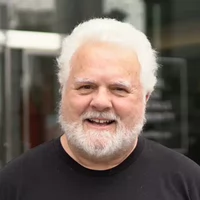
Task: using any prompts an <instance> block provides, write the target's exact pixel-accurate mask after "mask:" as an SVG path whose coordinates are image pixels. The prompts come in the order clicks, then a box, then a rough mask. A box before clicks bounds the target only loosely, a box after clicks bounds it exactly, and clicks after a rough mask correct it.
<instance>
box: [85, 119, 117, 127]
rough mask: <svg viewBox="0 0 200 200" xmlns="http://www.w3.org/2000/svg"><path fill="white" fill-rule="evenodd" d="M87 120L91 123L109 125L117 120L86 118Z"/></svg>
mask: <svg viewBox="0 0 200 200" xmlns="http://www.w3.org/2000/svg"><path fill="white" fill-rule="evenodd" d="M85 121H86V122H88V123H89V124H92V125H97V126H108V125H111V124H114V123H115V122H116V121H115V120H110V119H86V120H85Z"/></svg>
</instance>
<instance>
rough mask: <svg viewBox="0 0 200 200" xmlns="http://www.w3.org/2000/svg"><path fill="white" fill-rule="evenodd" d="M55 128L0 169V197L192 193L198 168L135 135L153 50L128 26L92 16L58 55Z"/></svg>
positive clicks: (197, 187) (51, 199)
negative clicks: (58, 132) (52, 135)
mask: <svg viewBox="0 0 200 200" xmlns="http://www.w3.org/2000/svg"><path fill="white" fill-rule="evenodd" d="M58 66H59V72H58V78H59V82H60V86H61V88H60V91H61V103H60V112H59V123H60V125H61V127H62V130H63V133H64V134H63V135H62V136H61V137H60V138H58V139H55V140H52V141H50V142H48V143H45V144H43V145H40V146H39V147H37V148H35V149H33V150H30V151H29V152H27V153H25V154H24V155H22V156H20V157H19V158H17V159H15V160H14V161H12V162H10V163H9V164H7V166H6V167H5V168H4V169H3V170H2V171H1V172H0V199H1V200H25V199H26V200H35V199H37V200H40V199H41V200H44V199H48V200H55V199H69V200H78V199H87V200H90V199H95V200H100V199H103V200H110V199H115V200H121V199H126V200H129V199H131V200H132V199H136V200H147V199H150V200H161V199H162V200H165V199H166V200H191V199H192V200H200V168H199V166H198V165H196V164H195V163H194V162H192V161H191V160H189V159H188V158H186V157H184V156H183V155H181V154H178V153H176V152H173V151H172V150H170V149H167V148H166V147H163V146H161V145H159V144H156V143H154V142H151V141H148V140H146V139H144V138H143V137H142V136H139V135H140V133H141V131H142V127H143V125H144V123H145V108H146V103H147V101H148V98H149V97H150V94H151V92H152V91H153V88H154V85H155V83H156V70H157V63H156V54H155V52H154V51H153V49H152V47H151V45H150V43H149V41H148V40H147V38H146V36H145V35H144V34H143V33H141V32H140V31H138V30H136V29H135V28H134V27H133V26H131V25H129V24H126V23H122V22H118V21H115V20H111V19H93V20H89V21H87V22H84V23H82V24H80V25H79V26H77V27H76V28H75V29H74V31H73V32H72V33H71V35H69V36H68V37H67V38H66V39H65V40H64V42H63V47H62V51H61V55H60V57H59V58H58Z"/></svg>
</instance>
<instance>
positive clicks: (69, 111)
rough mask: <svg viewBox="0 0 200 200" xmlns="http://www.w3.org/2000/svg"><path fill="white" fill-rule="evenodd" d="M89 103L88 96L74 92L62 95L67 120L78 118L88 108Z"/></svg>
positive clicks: (63, 109) (63, 111)
mask: <svg viewBox="0 0 200 200" xmlns="http://www.w3.org/2000/svg"><path fill="white" fill-rule="evenodd" d="M88 104H89V100H88V98H83V97H80V96H77V95H76V94H73V93H67V94H65V95H63V97H62V106H61V108H62V114H63V116H64V118H65V119H66V120H70V121H74V120H77V119H78V118H79V117H80V116H81V115H82V114H83V113H84V111H85V110H86V109H87V107H88Z"/></svg>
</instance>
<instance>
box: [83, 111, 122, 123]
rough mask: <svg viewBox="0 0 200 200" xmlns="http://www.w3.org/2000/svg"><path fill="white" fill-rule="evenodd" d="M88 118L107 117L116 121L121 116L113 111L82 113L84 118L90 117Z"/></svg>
mask: <svg viewBox="0 0 200 200" xmlns="http://www.w3.org/2000/svg"><path fill="white" fill-rule="evenodd" d="M88 118H105V119H108V120H115V121H118V120H119V117H118V116H117V115H116V114H115V113H113V112H96V111H90V112H86V113H84V114H83V115H82V119H83V120H85V119H88Z"/></svg>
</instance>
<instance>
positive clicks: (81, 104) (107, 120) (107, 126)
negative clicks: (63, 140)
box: [60, 42, 145, 159]
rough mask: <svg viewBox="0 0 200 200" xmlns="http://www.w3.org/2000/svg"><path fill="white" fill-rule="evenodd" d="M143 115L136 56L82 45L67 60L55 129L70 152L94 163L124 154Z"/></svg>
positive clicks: (122, 50)
mask: <svg viewBox="0 0 200 200" xmlns="http://www.w3.org/2000/svg"><path fill="white" fill-rule="evenodd" d="M144 114H145V95H144V92H143V88H142V85H141V82H140V64H139V62H138V59H137V56H136V54H135V53H134V52H133V51H131V50H128V49H125V48H121V47H119V46H116V45H114V44H108V43H100V42H93V43H92V42H91V43H86V44H84V45H82V46H81V47H80V48H79V49H78V51H77V52H76V53H75V54H74V56H73V58H72V61H71V71H70V74H69V78H68V80H67V82H66V84H65V85H64V88H63V92H62V99H61V106H60V124H61V127H62V128H63V130H64V132H65V133H66V136H67V140H68V143H69V144H70V145H71V146H72V148H74V149H76V150H80V152H82V153H83V154H85V155H87V156H89V157H93V158H94V159H95V158H98V159H100V158H102V159H103V158H106V157H107V158H108V157H112V156H116V155H117V154H118V153H119V152H124V151H126V150H129V149H131V147H133V145H134V141H135V139H136V137H137V136H138V134H139V133H140V131H141V129H142V127H143V124H144Z"/></svg>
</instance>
